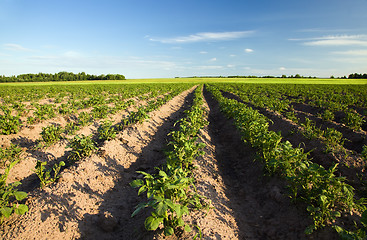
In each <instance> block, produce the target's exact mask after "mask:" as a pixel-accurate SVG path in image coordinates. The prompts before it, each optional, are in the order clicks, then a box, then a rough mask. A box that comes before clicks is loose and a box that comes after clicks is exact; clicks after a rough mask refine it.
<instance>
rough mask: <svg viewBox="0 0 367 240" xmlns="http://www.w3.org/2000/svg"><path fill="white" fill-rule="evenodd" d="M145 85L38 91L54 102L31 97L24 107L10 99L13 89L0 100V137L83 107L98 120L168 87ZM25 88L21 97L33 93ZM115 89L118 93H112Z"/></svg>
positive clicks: (80, 87)
mask: <svg viewBox="0 0 367 240" xmlns="http://www.w3.org/2000/svg"><path fill="white" fill-rule="evenodd" d="M147 85H148V86H145V85H144V86H139V87H137V86H136V85H124V86H120V85H116V86H115V89H114V91H111V89H110V88H111V86H109V85H106V86H104V85H100V86H99V87H98V88H96V87H95V86H93V85H86V86H78V87H74V88H76V89H78V91H75V90H74V91H73V92H72V93H69V92H66V93H65V92H63V91H66V90H70V88H65V87H64V86H60V91H61V92H60V93H58V94H59V95H57V96H56V97H55V96H54V95H51V96H50V94H47V92H44V91H45V90H43V91H41V92H42V93H44V95H43V99H45V98H46V97H53V99H48V100H49V101H51V102H52V101H53V102H54V103H50V104H48V103H44V104H39V103H38V101H40V100H41V99H39V98H33V99H32V100H31V102H30V104H25V103H24V101H25V100H23V101H21V100H19V101H18V99H17V98H13V97H10V96H13V95H17V94H16V93H17V92H16V91H15V89H13V91H7V92H6V93H7V94H8V95H5V96H3V97H2V98H0V100H2V101H3V103H4V104H2V105H1V107H0V134H4V135H8V134H14V133H17V132H18V131H19V130H20V129H21V127H22V126H25V125H26V124H28V125H29V124H34V123H38V122H40V121H43V120H47V119H51V118H54V117H55V116H58V115H62V116H70V115H75V114H77V112H80V110H83V109H87V108H92V115H93V117H95V118H101V117H103V116H104V115H106V114H107V113H108V112H109V113H115V112H117V111H119V110H121V109H122V108H124V104H123V103H124V100H125V99H127V98H131V97H136V96H138V98H139V99H140V100H145V99H148V98H153V97H156V96H158V94H163V93H165V92H169V91H170V89H171V88H172V87H171V86H169V85H161V86H160V87H159V88H160V89H157V87H156V86H157V85H158V84H157V85H155V86H154V85H152V84H147ZM107 86H108V87H107ZM125 88H126V89H125ZM0 89H1V88H0ZM25 89H27V90H28V91H26V90H24V92H23V94H28V93H29V92H30V91H33V90H34V86H33V87H32V86H30V87H28V88H25ZM46 89H47V88H46ZM116 89H120V90H122V91H121V92H116ZM98 91H99V92H98ZM9 94H10V95H9ZM11 94H13V95H11ZM4 99H5V100H4ZM27 99H29V98H27ZM22 117H23V118H24V117H26V120H21V118H22Z"/></svg>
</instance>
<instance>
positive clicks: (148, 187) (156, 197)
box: [131, 88, 209, 236]
mask: <svg viewBox="0 0 367 240" xmlns="http://www.w3.org/2000/svg"><path fill="white" fill-rule="evenodd" d="M201 105H202V96H201V89H199V88H198V89H197V90H196V92H195V100H194V104H193V106H192V107H191V109H190V110H189V111H186V117H185V118H183V119H181V120H180V121H178V122H177V123H179V124H180V127H179V130H178V131H172V132H171V133H170V134H169V135H170V136H171V137H172V140H171V141H170V143H169V144H168V145H169V146H170V150H169V151H168V152H167V153H166V155H167V162H166V165H164V166H163V168H162V169H157V171H158V173H156V174H149V173H146V172H141V171H139V172H138V173H140V174H142V175H144V179H136V180H134V181H133V182H131V186H132V187H134V188H138V187H139V191H138V194H139V195H140V194H141V193H143V192H147V198H148V202H147V203H140V204H139V205H137V206H136V210H135V211H134V212H133V214H132V217H133V216H135V215H136V214H138V213H139V212H140V211H141V210H142V209H144V208H146V207H151V208H153V211H152V212H151V216H149V217H148V218H146V220H145V228H146V229H147V230H156V229H157V228H158V226H159V225H160V224H163V227H164V234H165V235H166V236H169V235H172V234H176V235H178V232H179V229H181V230H184V231H188V232H189V231H191V227H190V226H189V225H188V224H185V222H184V221H183V219H182V217H183V216H184V215H186V214H188V213H189V209H191V208H197V209H198V208H203V207H208V206H209V205H208V204H206V203H203V201H202V199H203V197H202V196H200V195H199V194H197V192H196V188H195V185H194V182H195V180H194V178H193V176H192V172H191V171H192V169H193V165H192V161H193V160H194V158H195V157H198V156H199V155H201V154H203V152H202V151H200V149H201V148H203V147H205V144H202V143H198V142H197V134H198V132H199V130H200V129H201V128H202V127H203V126H204V125H205V124H207V122H206V121H205V120H203V115H204V113H205V111H204V110H203V108H202V107H201ZM177 123H176V124H177Z"/></svg>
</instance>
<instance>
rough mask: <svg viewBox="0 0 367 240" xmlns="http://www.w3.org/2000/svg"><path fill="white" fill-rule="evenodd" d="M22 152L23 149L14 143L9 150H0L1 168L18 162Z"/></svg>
mask: <svg viewBox="0 0 367 240" xmlns="http://www.w3.org/2000/svg"><path fill="white" fill-rule="evenodd" d="M21 152H22V149H21V148H20V147H19V146H18V145H15V144H12V143H11V144H10V146H9V147H7V148H0V166H2V167H4V166H7V165H9V164H10V163H11V162H13V161H15V160H17V159H18V158H19V155H20V154H21Z"/></svg>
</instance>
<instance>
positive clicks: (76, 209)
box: [0, 88, 193, 239]
mask: <svg viewBox="0 0 367 240" xmlns="http://www.w3.org/2000/svg"><path fill="white" fill-rule="evenodd" d="M192 91H193V88H192V89H190V90H187V91H184V92H183V93H182V94H180V95H179V96H177V97H175V98H173V99H172V100H171V101H169V102H168V103H167V104H165V105H164V106H162V107H161V108H160V109H159V110H158V111H154V112H152V113H150V117H151V118H150V119H149V121H146V122H144V123H143V124H141V125H138V126H137V125H136V126H132V127H129V128H127V129H125V130H124V131H123V132H122V133H121V134H120V135H119V136H118V137H117V138H116V139H115V140H112V141H107V142H105V144H104V146H103V147H102V149H103V150H104V151H103V153H104V154H101V155H92V156H91V157H89V158H87V159H85V160H83V161H81V162H80V163H79V164H77V165H75V166H73V167H71V168H69V169H67V170H65V171H64V172H63V173H62V178H61V179H60V181H59V182H58V183H57V184H54V185H51V186H50V187H46V188H44V189H43V190H39V191H35V192H34V193H32V194H31V196H30V198H29V200H28V204H29V208H30V210H29V212H28V213H26V214H25V215H22V216H13V217H11V218H10V219H9V220H7V222H5V223H4V224H2V226H1V230H0V232H1V236H2V237H3V239H139V238H140V239H142V238H143V239H144V238H145V239H152V237H153V233H148V232H146V231H145V230H143V222H144V219H145V217H144V216H138V217H136V218H133V219H131V218H130V215H131V213H132V211H133V210H134V207H135V205H137V204H138V203H139V202H140V201H141V199H139V198H140V197H138V196H137V192H136V190H135V189H133V188H131V187H130V186H129V183H130V182H131V181H132V180H133V179H134V178H135V177H137V174H136V173H135V172H136V171H137V170H144V171H153V168H154V166H159V165H160V164H162V159H163V158H164V154H163V153H162V149H163V147H164V146H165V145H166V140H165V139H166V135H167V133H168V132H169V131H170V129H171V128H172V126H173V124H174V123H175V121H176V120H177V119H179V117H180V115H182V113H183V110H184V109H185V107H187V106H188V105H189V103H187V102H186V101H188V100H189V99H191V98H192Z"/></svg>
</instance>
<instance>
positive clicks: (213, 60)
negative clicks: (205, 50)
mask: <svg viewBox="0 0 367 240" xmlns="http://www.w3.org/2000/svg"><path fill="white" fill-rule="evenodd" d="M209 61H211V62H215V61H217V58H211V59H210V60H209Z"/></svg>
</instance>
